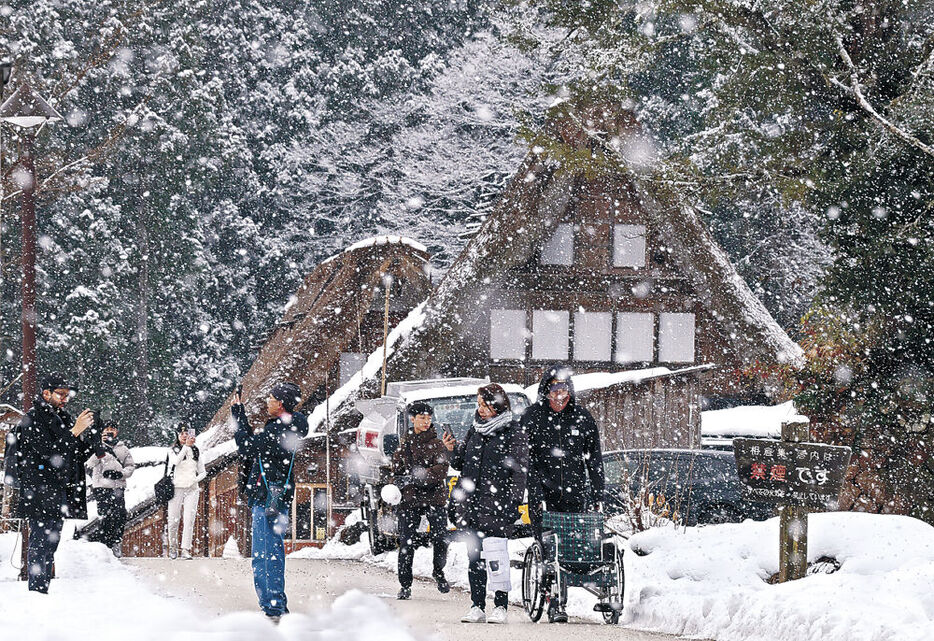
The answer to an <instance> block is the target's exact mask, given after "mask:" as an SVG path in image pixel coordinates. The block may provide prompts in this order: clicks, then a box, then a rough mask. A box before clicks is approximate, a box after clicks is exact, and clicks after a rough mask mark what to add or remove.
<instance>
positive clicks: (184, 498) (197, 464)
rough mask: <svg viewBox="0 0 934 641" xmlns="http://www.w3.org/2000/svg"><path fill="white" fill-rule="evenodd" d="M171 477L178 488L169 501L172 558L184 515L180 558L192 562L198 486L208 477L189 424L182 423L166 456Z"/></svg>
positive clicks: (176, 546) (170, 556)
mask: <svg viewBox="0 0 934 641" xmlns="http://www.w3.org/2000/svg"><path fill="white" fill-rule="evenodd" d="M166 460H167V461H168V469H169V476H171V477H172V482H173V485H175V495H174V496H173V497H172V499H171V500H170V501H169V505H168V513H169V558H170V559H177V558H178V557H179V553H178V522H179V520H180V518H181V516H182V509H184V511H185V517H184V521H183V522H182V553H181V558H183V559H191V558H192V557H191V540H192V535H193V533H194V529H195V516H196V515H197V512H198V497H199V496H200V495H201V488H200V486H199V485H198V484H199V483H201V481H203V480H204V477H206V476H207V471H206V470H205V469H204V460H203V459H202V457H201V452H200V451H199V450H198V447H197V446H196V445H195V431H194V430H193V429H192V428H191V426H189V425H188V424H187V423H179V424H178V428H177V436H176V437H175V443H174V444H173V445H172V447H171V448H169V453H168V454H167V455H166Z"/></svg>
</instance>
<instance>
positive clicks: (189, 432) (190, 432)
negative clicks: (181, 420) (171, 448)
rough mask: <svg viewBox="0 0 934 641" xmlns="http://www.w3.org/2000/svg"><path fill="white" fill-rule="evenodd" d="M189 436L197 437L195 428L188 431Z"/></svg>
mask: <svg viewBox="0 0 934 641" xmlns="http://www.w3.org/2000/svg"><path fill="white" fill-rule="evenodd" d="M188 436H189V437H191V438H194V437H195V428H193V427H192V428H190V429H189V430H188Z"/></svg>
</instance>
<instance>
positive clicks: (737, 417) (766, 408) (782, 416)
mask: <svg viewBox="0 0 934 641" xmlns="http://www.w3.org/2000/svg"><path fill="white" fill-rule="evenodd" d="M796 417H798V418H801V419H802V420H806V419H805V418H804V417H803V416H802V417H799V416H798V412H797V411H796V410H795V406H794V403H793V401H788V402H787V403H782V404H781V405H742V406H740V407H731V408H729V409H725V410H708V411H706V412H701V436H702V437H719V438H732V437H735V436H746V437H751V438H780V437H781V435H782V423H783V422H785V421H788V420H791V419H792V418H796Z"/></svg>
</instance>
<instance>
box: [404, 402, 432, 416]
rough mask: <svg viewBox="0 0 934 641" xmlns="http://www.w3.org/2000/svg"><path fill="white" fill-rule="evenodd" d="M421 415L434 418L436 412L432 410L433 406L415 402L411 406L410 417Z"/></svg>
mask: <svg viewBox="0 0 934 641" xmlns="http://www.w3.org/2000/svg"><path fill="white" fill-rule="evenodd" d="M419 414H428V416H434V414H435V411H434V410H433V409H432V407H431V405H429V404H428V403H426V402H425V401H415V402H414V403H412V404H411V405H409V416H418V415H419Z"/></svg>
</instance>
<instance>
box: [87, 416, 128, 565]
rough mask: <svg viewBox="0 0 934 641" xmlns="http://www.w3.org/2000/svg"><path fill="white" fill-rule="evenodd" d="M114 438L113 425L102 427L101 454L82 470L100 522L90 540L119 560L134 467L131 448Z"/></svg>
mask: <svg viewBox="0 0 934 641" xmlns="http://www.w3.org/2000/svg"><path fill="white" fill-rule="evenodd" d="M117 435H118V429H117V424H116V423H113V422H111V423H108V424H107V425H105V426H104V430H103V434H102V436H101V445H102V446H103V448H104V455H103V456H97V455H96V454H92V455H91V458H89V459H88V460H87V462H86V463H85V464H84V467H85V470H87V473H88V474H90V475H91V496H93V497H94V500H95V501H97V515H98V517H100V522H101V525H100V528H99V530H98V532H97V533H96V534H95V535H94V536H92V537H91V540H92V541H100V542H101V543H103V544H104V545H106V546H107V547H109V548H110V549H111V551H112V552H113V553H114V556H116V557H118V558H119V557H121V556H123V548H122V545H121V543H122V541H123V529H124V527H125V526H126V517H127V512H126V502H125V500H124V492H125V491H126V480H127V479H128V478H130V476H132V474H133V471H134V470H135V469H136V464H135V463H134V462H133V455H132V454H131V453H130V448H128V447H127V446H126V443H124V442H123V441H121V440H119V439H118V438H117Z"/></svg>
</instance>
